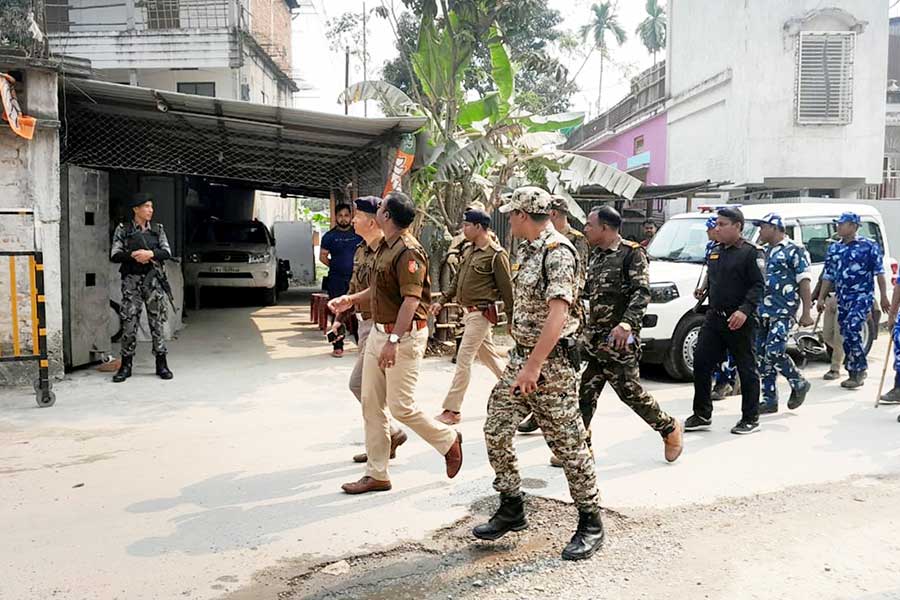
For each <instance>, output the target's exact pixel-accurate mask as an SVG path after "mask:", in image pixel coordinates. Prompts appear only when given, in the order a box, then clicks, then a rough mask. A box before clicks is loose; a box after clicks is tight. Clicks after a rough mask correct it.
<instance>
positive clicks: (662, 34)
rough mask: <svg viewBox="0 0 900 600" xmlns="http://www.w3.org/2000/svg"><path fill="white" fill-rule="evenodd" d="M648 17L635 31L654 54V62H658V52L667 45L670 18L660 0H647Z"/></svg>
mask: <svg viewBox="0 0 900 600" xmlns="http://www.w3.org/2000/svg"><path fill="white" fill-rule="evenodd" d="M646 9H647V18H646V19H644V20H643V21H641V24H640V25H638V27H637V29H636V30H635V33H636V34H637V35H638V37H640V38H641V42H643V44H644V47H646V48H647V51H648V52H650V54H652V55H653V63H654V64H656V54H657V52H659V51H660V50H662V49H664V48H665V47H666V36H667V34H668V20H667V18H666V9H665V8H663V7H662V6H660V4H659V0H647V6H646Z"/></svg>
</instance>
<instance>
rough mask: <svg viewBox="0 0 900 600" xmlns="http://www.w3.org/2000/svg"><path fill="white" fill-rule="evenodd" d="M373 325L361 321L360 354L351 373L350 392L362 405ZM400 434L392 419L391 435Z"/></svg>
mask: <svg viewBox="0 0 900 600" xmlns="http://www.w3.org/2000/svg"><path fill="white" fill-rule="evenodd" d="M373 323H374V321H372V319H359V330H358V331H357V335H358V336H359V341H358V342H357V343H356V346H357V347H358V348H359V353H358V354H357V355H356V364H354V365H353V371H352V372H351V373H350V384H349V385H350V391H351V392H352V393H353V395H354V396H356V399H357V400H358V401H359V402H360V404H361V403H362V373H363V359H364V358H365V356H366V340H367V339H369V334H370V333H371V332H372V325H373ZM398 433H400V428H399V427H397V423H395V422H394V420H393V419H391V435H396V434H398Z"/></svg>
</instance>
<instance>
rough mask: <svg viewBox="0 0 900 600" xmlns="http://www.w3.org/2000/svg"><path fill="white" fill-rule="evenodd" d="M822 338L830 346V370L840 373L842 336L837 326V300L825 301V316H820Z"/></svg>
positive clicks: (842, 347)
mask: <svg viewBox="0 0 900 600" xmlns="http://www.w3.org/2000/svg"><path fill="white" fill-rule="evenodd" d="M822 338H823V339H824V340H825V343H826V344H828V345H829V346H831V350H832V352H831V370H832V371H840V370H841V365H843V364H844V336H842V335H841V328H840V326H839V325H838V308H837V298H835V297H834V296H829V297H828V298H826V299H825V314H824V315H823V316H822Z"/></svg>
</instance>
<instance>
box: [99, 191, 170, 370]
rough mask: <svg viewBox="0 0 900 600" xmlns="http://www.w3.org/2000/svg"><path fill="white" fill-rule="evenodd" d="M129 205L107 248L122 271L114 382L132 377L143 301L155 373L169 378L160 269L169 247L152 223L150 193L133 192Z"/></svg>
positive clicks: (164, 288)
mask: <svg viewBox="0 0 900 600" xmlns="http://www.w3.org/2000/svg"><path fill="white" fill-rule="evenodd" d="M128 205H129V207H130V208H131V210H132V212H133V216H132V218H131V219H130V221H129V223H128V224H127V225H126V224H120V225H118V226H117V227H116V231H115V233H113V241H112V248H111V249H110V260H111V261H112V262H114V263H120V264H121V266H120V267H119V273H121V275H122V305H121V312H120V318H121V319H122V339H121V344H122V364H121V366H120V367H119V370H118V371H117V372H116V374H115V375H114V376H113V382H114V383H122V382H123V381H125V380H126V379H128V378H129V377H131V368H132V362H133V360H134V352H135V350H136V348H137V329H138V325H139V324H140V321H141V312H142V310H143V307H144V305H146V306H147V324H148V325H149V326H150V335H151V337H152V339H153V354H154V355H155V357H156V374H157V375H158V376H159V377H160V378H161V379H172V377H173V374H172V371H170V370H169V365H168V363H167V361H166V342H165V339H164V328H165V324H166V318H167V315H166V287H165V286H166V282H165V279H164V278H165V275H164V274H162V273H161V271H162V269H163V267H162V263H163V262H164V261H166V260H168V259H170V258H171V257H172V250H171V248H170V247H169V241H168V239H167V238H166V232H165V231H164V230H163V227H162V225H160V224H159V223H151V220H152V219H153V197H152V196H150V194H146V193H139V194H135V195H134V196H133V197H132V198H131V200H130V201H129V203H128Z"/></svg>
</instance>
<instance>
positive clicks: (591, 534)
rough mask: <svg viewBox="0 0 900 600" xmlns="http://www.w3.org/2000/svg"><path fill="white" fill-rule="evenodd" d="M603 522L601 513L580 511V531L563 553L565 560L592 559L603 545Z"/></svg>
mask: <svg viewBox="0 0 900 600" xmlns="http://www.w3.org/2000/svg"><path fill="white" fill-rule="evenodd" d="M604 536H605V534H604V533H603V522H602V521H601V520H600V513H588V512H582V511H578V529H576V530H575V535H573V536H572V541H570V542H569V545H568V546H566V547H565V549H564V550H563V552H562V557H563V560H584V559H585V558H590V557H592V556H593V555H594V553H595V552H596V551H597V550H599V549H600V546H601V545H602V544H603V538H604Z"/></svg>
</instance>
